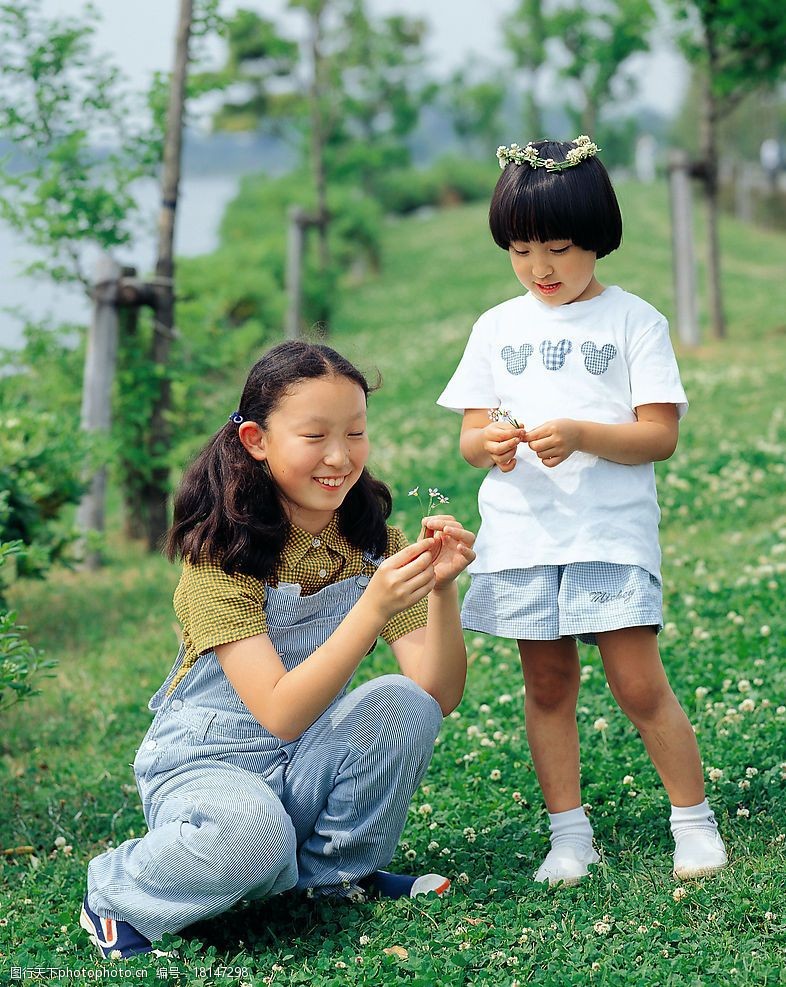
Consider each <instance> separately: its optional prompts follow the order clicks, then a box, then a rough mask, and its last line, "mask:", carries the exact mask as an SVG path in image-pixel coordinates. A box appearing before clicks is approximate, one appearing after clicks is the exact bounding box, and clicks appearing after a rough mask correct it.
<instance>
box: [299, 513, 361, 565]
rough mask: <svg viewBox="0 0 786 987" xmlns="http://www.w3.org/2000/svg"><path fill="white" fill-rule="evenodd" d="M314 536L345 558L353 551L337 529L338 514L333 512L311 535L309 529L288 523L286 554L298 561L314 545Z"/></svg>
mask: <svg viewBox="0 0 786 987" xmlns="http://www.w3.org/2000/svg"><path fill="white" fill-rule="evenodd" d="M315 538H319V540H320V542H321V543H322V545H324V546H325V547H326V548H329V549H331V551H333V552H337V553H338V554H339V555H341V556H342V557H343V558H345V559H348V558H349V557H350V555H351V554H352V552H353V551H354V549H353V546H352V545H351V544H350V542H348V541H347V539H346V538H345V537H344V536H343V535H342V534H341V532H340V531H339V528H338V515H336V514H334V515H333V517H332V518H331V519H330V521H329V523H328V524H327V525H326V527H324V528H323V529H322V531H320V533H319V534H318V535H312V534H311V532H310V531H305V530H304V529H303V528H298V526H297V525H296V524H290V531H289V541H288V543H287V546H286V549H285V552H286V554H287V556H288V557H289V558H290V559H291V560H292V561H293V562H294V561H300V559H302V558H303V557H304V556H305V555H306V553H307V552H308V551H309V550H310V549H311V548H313V547H316V546H314V539H315Z"/></svg>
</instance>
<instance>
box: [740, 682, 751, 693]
mask: <svg viewBox="0 0 786 987" xmlns="http://www.w3.org/2000/svg"><path fill="white" fill-rule="evenodd" d="M737 691H738V692H750V691H751V684H750V682H749V681H748V680H747V679H740V681H739V682H738V683H737Z"/></svg>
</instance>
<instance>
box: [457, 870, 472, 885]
mask: <svg viewBox="0 0 786 987" xmlns="http://www.w3.org/2000/svg"><path fill="white" fill-rule="evenodd" d="M456 881H457V883H458V884H469V874H467V872H466V871H462V872H461V873H460V874H459V876H458V877H457V878H456Z"/></svg>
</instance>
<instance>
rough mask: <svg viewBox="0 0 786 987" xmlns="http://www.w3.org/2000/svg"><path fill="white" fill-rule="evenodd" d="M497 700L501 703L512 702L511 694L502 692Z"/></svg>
mask: <svg viewBox="0 0 786 987" xmlns="http://www.w3.org/2000/svg"><path fill="white" fill-rule="evenodd" d="M497 702H498V703H500V704H502V705H504V704H505V703H512V702H513V696H511V695H510V693H508V692H503V694H502V695H501V696H500V697H499V699H498V700H497Z"/></svg>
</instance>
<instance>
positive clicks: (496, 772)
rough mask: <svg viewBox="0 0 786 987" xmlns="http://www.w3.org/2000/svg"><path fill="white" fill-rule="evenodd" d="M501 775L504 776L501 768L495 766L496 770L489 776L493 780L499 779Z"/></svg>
mask: <svg viewBox="0 0 786 987" xmlns="http://www.w3.org/2000/svg"><path fill="white" fill-rule="evenodd" d="M501 777H502V772H501V771H500V770H499V768H494V770H493V771H492V772H491V774H490V775H489V778H491V780H492V781H499V780H500V778H501Z"/></svg>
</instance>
